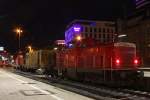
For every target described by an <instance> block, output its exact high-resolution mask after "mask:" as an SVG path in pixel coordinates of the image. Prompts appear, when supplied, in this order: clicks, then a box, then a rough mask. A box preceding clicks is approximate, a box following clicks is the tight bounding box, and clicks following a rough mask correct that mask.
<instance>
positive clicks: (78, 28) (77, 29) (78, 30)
mask: <svg viewBox="0 0 150 100" xmlns="http://www.w3.org/2000/svg"><path fill="white" fill-rule="evenodd" d="M73 29H74V31H75V32H80V30H81V28H80V27H74V28H73Z"/></svg>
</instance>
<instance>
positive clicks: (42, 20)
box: [0, 0, 134, 52]
mask: <svg viewBox="0 0 150 100" xmlns="http://www.w3.org/2000/svg"><path fill="white" fill-rule="evenodd" d="M133 8H134V6H133V0H0V45H1V46H4V47H6V49H7V50H8V51H10V52H16V50H18V38H17V35H16V33H15V32H14V29H15V28H17V27H21V28H22V30H23V34H22V36H21V48H22V49H24V48H25V47H26V46H27V45H28V44H32V46H34V47H44V46H47V45H50V44H51V43H52V42H53V41H54V40H57V39H64V31H65V27H66V25H67V24H68V23H69V22H70V21H72V20H74V19H86V20H101V19H116V18H119V17H122V16H123V15H125V14H126V13H130V12H131V11H132V9H133Z"/></svg>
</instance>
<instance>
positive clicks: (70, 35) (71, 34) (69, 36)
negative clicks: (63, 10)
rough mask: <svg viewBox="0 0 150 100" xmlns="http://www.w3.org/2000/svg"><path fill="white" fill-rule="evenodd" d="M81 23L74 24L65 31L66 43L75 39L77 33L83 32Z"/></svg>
mask: <svg viewBox="0 0 150 100" xmlns="http://www.w3.org/2000/svg"><path fill="white" fill-rule="evenodd" d="M81 29H82V28H81V25H80V24H74V25H72V26H71V27H70V28H68V29H67V30H66V32H65V43H66V44H68V43H69V42H71V41H72V40H74V38H75V36H76V35H79V34H80V33H81Z"/></svg>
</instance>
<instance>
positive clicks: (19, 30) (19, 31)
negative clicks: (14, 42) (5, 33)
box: [16, 28, 23, 50]
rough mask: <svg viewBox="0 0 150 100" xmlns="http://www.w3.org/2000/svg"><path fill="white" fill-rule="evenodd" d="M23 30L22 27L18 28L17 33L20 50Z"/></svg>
mask: <svg viewBox="0 0 150 100" xmlns="http://www.w3.org/2000/svg"><path fill="white" fill-rule="evenodd" d="M22 32H23V31H22V30H21V29H20V28H18V29H16V33H17V34H18V41H19V50H20V45H21V43H20V36H21V33H22Z"/></svg>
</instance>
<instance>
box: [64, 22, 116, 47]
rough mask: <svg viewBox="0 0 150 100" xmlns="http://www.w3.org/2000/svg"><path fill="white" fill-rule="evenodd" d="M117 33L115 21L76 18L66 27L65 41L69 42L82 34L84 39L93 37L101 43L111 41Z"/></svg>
mask: <svg viewBox="0 0 150 100" xmlns="http://www.w3.org/2000/svg"><path fill="white" fill-rule="evenodd" d="M115 33H116V28H115V22H113V21H90V20H74V21H72V22H71V23H70V24H69V25H68V26H67V28H66V31H65V42H66V44H69V43H71V42H72V41H74V40H75V39H76V38H77V37H78V36H80V37H81V38H82V39H86V38H91V39H93V40H95V41H98V42H99V43H111V42H113V41H114V34H115ZM78 39H80V38H78Z"/></svg>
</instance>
